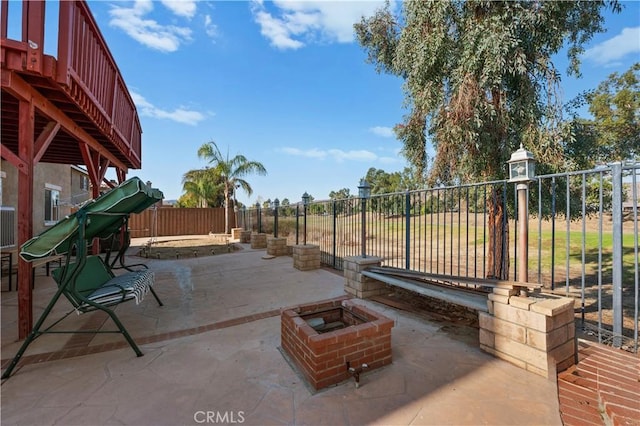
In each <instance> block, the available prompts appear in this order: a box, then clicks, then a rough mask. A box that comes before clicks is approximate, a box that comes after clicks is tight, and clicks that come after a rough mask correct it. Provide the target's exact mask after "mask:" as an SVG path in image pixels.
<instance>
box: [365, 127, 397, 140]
mask: <svg viewBox="0 0 640 426" xmlns="http://www.w3.org/2000/svg"><path fill="white" fill-rule="evenodd" d="M369 131H370V132H371V133H373V134H374V135H378V136H382V137H383V138H392V137H394V133H393V129H392V128H391V127H383V126H375V127H371V128H369Z"/></svg>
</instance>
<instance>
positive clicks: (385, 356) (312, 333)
mask: <svg viewBox="0 0 640 426" xmlns="http://www.w3.org/2000/svg"><path fill="white" fill-rule="evenodd" d="M332 307H335V308H340V307H342V308H343V309H344V310H345V311H344V313H345V314H346V315H348V312H349V311H353V312H354V313H355V314H356V315H358V316H361V317H364V318H366V319H367V321H368V322H365V323H362V324H358V325H354V326H350V327H346V328H342V329H339V330H335V331H330V332H327V333H318V332H317V331H316V330H314V329H313V328H312V327H311V326H310V325H309V324H308V323H307V322H306V321H305V320H304V319H303V318H302V317H301V316H302V315H305V314H308V313H312V312H315V311H322V310H325V309H330V308H332ZM281 318H282V321H281V323H282V325H281V327H282V332H281V340H282V342H281V344H282V349H283V350H284V351H285V352H286V353H287V354H288V355H289V357H290V358H291V360H292V361H293V362H294V363H295V364H296V365H297V367H298V369H299V370H300V372H301V373H302V374H303V375H304V376H305V378H306V379H307V381H308V382H309V383H310V384H311V385H312V386H313V387H314V388H315V389H316V390H317V389H322V388H324V387H327V386H331V385H333V384H336V383H340V382H342V381H344V380H346V379H348V378H349V377H350V373H349V371H348V367H347V362H349V363H350V365H351V366H352V367H356V368H357V367H360V366H361V365H362V364H367V365H368V367H369V368H368V369H367V371H369V370H373V369H376V368H379V367H382V366H384V365H387V364H390V363H391V360H392V358H391V328H392V327H393V320H391V319H389V318H387V317H385V316H383V315H380V314H378V313H376V312H374V311H372V310H370V309H368V308H366V307H364V306H358V305H356V304H354V303H352V302H351V301H349V300H347V299H346V298H338V299H333V300H330V301H326V302H319V303H313V304H307V305H300V306H297V307H293V308H289V309H285V310H283V311H282V315H281Z"/></svg>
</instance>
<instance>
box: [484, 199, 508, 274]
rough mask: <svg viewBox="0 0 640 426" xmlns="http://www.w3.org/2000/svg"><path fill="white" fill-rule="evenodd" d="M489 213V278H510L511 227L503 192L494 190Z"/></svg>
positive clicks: (488, 207)
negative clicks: (505, 208) (505, 209)
mask: <svg viewBox="0 0 640 426" xmlns="http://www.w3.org/2000/svg"><path fill="white" fill-rule="evenodd" d="M487 210H488V212H489V218H488V221H489V223H488V225H489V247H488V254H487V278H493V279H499V280H506V279H508V278H509V227H508V220H507V217H506V216H505V214H506V212H505V211H504V200H503V196H502V190H501V189H500V188H493V190H492V191H491V196H490V197H489V199H488V200H487Z"/></svg>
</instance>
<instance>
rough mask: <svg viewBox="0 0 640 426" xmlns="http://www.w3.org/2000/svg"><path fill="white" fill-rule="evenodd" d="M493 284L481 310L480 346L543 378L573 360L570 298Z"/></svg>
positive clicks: (561, 368)
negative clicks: (520, 291) (525, 292)
mask: <svg viewBox="0 0 640 426" xmlns="http://www.w3.org/2000/svg"><path fill="white" fill-rule="evenodd" d="M516 292H517V290H515V289H512V288H510V287H496V288H494V289H493V293H491V294H489V301H488V304H489V306H488V307H489V312H488V313H486V312H480V313H479V321H480V348H481V349H482V350H484V351H486V352H489V353H490V354H492V355H494V356H496V357H498V358H501V359H504V360H505V361H508V362H510V363H512V364H514V365H517V366H518V367H520V368H523V369H525V370H528V371H531V372H533V373H536V374H538V375H540V376H543V377H546V378H552V377H555V376H556V373H557V372H558V371H562V370H565V369H567V368H568V367H570V366H571V365H573V364H574V362H575V353H576V344H575V323H574V313H573V309H574V307H573V303H574V302H573V299H570V298H567V297H560V296H555V295H551V294H539V293H538V294H535V295H534V296H530V297H519V296H517V295H516Z"/></svg>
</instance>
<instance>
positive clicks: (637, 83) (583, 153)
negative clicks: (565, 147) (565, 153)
mask: <svg viewBox="0 0 640 426" xmlns="http://www.w3.org/2000/svg"><path fill="white" fill-rule="evenodd" d="M575 102H577V103H578V104H580V102H586V103H588V104H589V112H590V113H591V114H592V115H593V120H585V119H579V118H576V119H574V122H573V123H572V124H573V133H574V135H573V136H574V140H573V141H572V142H573V143H572V144H570V149H571V154H573V155H574V156H575V157H576V158H577V162H578V164H579V165H582V164H585V165H587V166H594V165H596V164H598V163H600V164H602V163H608V162H612V161H624V160H638V159H640V62H636V63H635V64H633V65H632V66H631V68H629V70H627V71H626V72H624V73H623V74H621V75H619V74H618V73H613V74H611V75H610V76H609V78H607V79H606V80H605V81H603V82H602V83H600V85H599V86H598V88H597V89H595V90H592V91H589V92H586V93H585V94H583V95H582V96H581V97H580V98H579V99H578V100H577V101H575Z"/></svg>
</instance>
